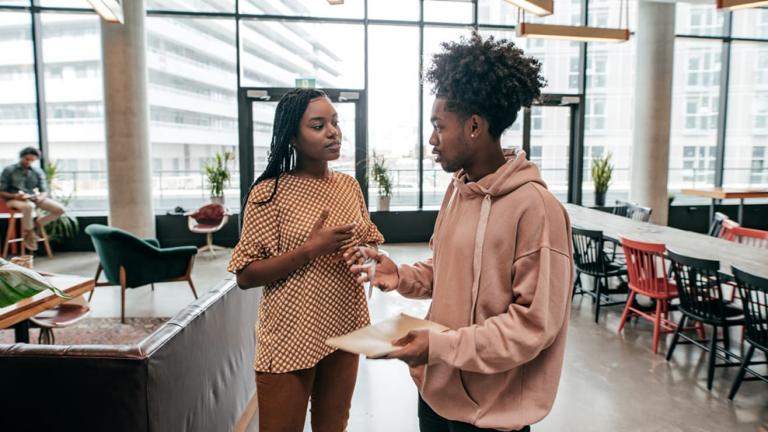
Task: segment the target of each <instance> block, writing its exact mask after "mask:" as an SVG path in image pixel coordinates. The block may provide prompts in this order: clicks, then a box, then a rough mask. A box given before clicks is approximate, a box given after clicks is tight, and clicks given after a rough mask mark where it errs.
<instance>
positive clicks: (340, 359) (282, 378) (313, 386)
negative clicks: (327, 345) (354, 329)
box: [256, 351, 358, 432]
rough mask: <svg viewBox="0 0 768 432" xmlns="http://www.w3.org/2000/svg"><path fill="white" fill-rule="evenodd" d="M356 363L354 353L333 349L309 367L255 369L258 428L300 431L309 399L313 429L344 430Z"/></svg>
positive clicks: (262, 431)
mask: <svg viewBox="0 0 768 432" xmlns="http://www.w3.org/2000/svg"><path fill="white" fill-rule="evenodd" d="M357 366H358V356H357V355H356V354H350V353H347V352H344V351H335V352H333V353H331V354H329V355H327V356H326V357H325V358H323V359H322V360H320V362H318V363H317V364H316V365H315V367H312V368H309V369H302V370H297V371H293V372H286V373H264V372H256V393H257V395H258V398H259V432H302V431H303V430H304V421H305V419H306V416H307V403H308V402H309V401H310V399H311V401H312V406H311V409H310V414H311V417H312V419H311V421H312V431H313V432H343V431H345V430H346V428H347V420H348V419H349V407H350V406H351V405H352V392H353V391H354V389H355V380H356V379H357Z"/></svg>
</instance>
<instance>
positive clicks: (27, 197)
mask: <svg viewBox="0 0 768 432" xmlns="http://www.w3.org/2000/svg"><path fill="white" fill-rule="evenodd" d="M38 159H40V150H38V149H36V148H34V147H27V148H25V149H23V150H21V152H19V162H18V163H15V164H13V165H9V166H7V167H5V168H4V169H3V173H2V174H0V198H3V199H5V200H6V201H7V202H8V207H10V208H11V209H14V210H17V211H19V212H21V213H22V215H23V216H22V218H21V226H22V230H23V235H22V237H23V239H24V246H25V247H26V248H27V249H29V250H31V251H35V250H37V240H38V237H37V234H35V221H34V219H33V217H32V212H33V211H34V210H35V208H38V209H42V210H45V212H46V215H45V216H43V217H41V218H39V219H37V225H38V226H39V227H40V229H41V230H42V229H43V227H44V226H45V225H46V224H48V223H51V222H53V221H54V220H56V219H57V218H58V217H59V216H61V215H62V214H64V207H62V206H61V204H59V203H57V202H56V201H54V200H52V199H51V198H48V181H47V180H46V178H45V173H44V172H43V170H42V169H40V168H39V167H36V166H32V164H34V163H35V161H37V160H38Z"/></svg>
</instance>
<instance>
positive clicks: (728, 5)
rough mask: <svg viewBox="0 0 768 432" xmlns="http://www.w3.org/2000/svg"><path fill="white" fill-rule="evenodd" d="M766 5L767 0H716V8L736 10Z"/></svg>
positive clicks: (767, 3)
mask: <svg viewBox="0 0 768 432" xmlns="http://www.w3.org/2000/svg"><path fill="white" fill-rule="evenodd" d="M765 5H768V0H717V8H718V9H725V10H737V9H747V8H754V7H758V6H765Z"/></svg>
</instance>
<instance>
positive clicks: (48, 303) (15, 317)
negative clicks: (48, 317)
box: [0, 274, 95, 329]
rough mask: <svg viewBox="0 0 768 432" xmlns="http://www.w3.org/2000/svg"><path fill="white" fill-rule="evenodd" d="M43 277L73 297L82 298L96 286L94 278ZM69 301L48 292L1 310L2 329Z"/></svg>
mask: <svg viewBox="0 0 768 432" xmlns="http://www.w3.org/2000/svg"><path fill="white" fill-rule="evenodd" d="M43 276H44V277H45V278H46V279H48V281H49V282H51V284H52V285H53V286H55V287H56V288H58V289H60V290H62V291H64V293H65V294H67V295H68V296H71V297H78V296H81V295H83V294H84V293H87V292H89V291H91V290H93V288H94V286H95V282H94V280H93V278H87V277H82V276H72V275H60V274H43ZM67 300H68V299H65V298H61V297H59V296H57V295H55V294H54V293H52V292H51V291H47V290H46V291H43V292H40V293H38V294H35V295H34V296H32V297H29V298H25V299H24V300H21V301H18V302H16V303H14V304H12V305H10V306H6V307H4V308H0V329H3V328H8V327H11V326H13V325H14V324H17V323H19V322H21V321H24V320H25V319H29V318H31V317H33V316H35V315H37V314H39V313H40V312H43V311H45V310H47V309H50V308H52V307H55V306H57V305H59V304H61V303H64V302H66V301H67Z"/></svg>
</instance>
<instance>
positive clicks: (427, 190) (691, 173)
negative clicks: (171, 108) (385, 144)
mask: <svg viewBox="0 0 768 432" xmlns="http://www.w3.org/2000/svg"><path fill="white" fill-rule="evenodd" d="M341 171H342V172H347V171H348V170H344V169H342V170H341ZM347 173H348V174H352V173H351V172H347ZM390 173H391V175H392V184H393V187H392V200H391V208H392V209H393V210H414V209H416V206H417V204H418V194H419V190H418V170H417V169H416V168H400V169H391V170H390ZM736 173H738V175H736ZM711 175H713V171H712V170H706V169H704V170H697V169H677V168H674V169H670V172H669V185H670V187H669V190H670V192H671V193H676V200H675V203H676V204H690V205H693V204H705V203H707V202H708V201H707V200H706V199H703V198H695V197H684V196H682V195H679V194H678V193H677V192H678V191H679V190H680V189H682V188H685V187H711V186H712V182H711V181H708V180H707V179H708V178H709V177H710V176H711ZM542 176H543V177H544V179H545V181H546V182H547V184H548V186H549V189H550V190H551V191H552V193H553V194H555V196H557V197H558V198H559V199H561V200H563V201H564V200H566V198H567V192H568V183H567V181H568V179H567V177H568V176H567V169H565V168H562V169H561V168H556V169H543V170H542ZM613 176H614V181H613V182H612V184H611V186H610V188H609V190H608V194H607V196H606V203H607V204H609V205H610V204H611V203H613V201H614V200H617V199H621V200H626V199H628V198H629V189H630V183H631V178H630V170H629V168H616V169H614V175H613ZM755 180H758V181H755ZM449 181H450V174H448V173H446V172H444V171H442V170H441V169H427V170H425V171H424V174H423V183H422V187H423V189H424V191H423V193H424V208H426V209H435V208H437V207H439V206H440V203H441V202H442V199H443V195H444V193H445V189H446V187H447V185H448V182H449ZM726 181H727V182H728V186H731V187H757V186H762V187H765V186H766V185H767V183H768V170H763V171H761V172H757V173H756V172H754V170H753V169H751V168H743V169H742V168H728V169H726ZM239 183H240V173H239V171H232V181H231V182H230V184H229V185H228V186H227V187H226V188H225V191H224V194H225V198H226V201H227V202H228V203H229V206H231V207H238V206H239V202H240V197H239V194H240V189H239V187H238V185H239ZM56 185H57V188H58V190H57V193H58V194H59V195H61V196H65V197H70V202H69V205H68V206H69V208H70V210H71V211H74V212H88V211H103V210H105V209H106V208H107V207H108V190H109V187H108V182H107V172H106V171H103V170H90V171H88V170H84V171H80V170H78V171H66V170H64V171H60V172H59V173H58V178H57V179H56ZM593 190H594V189H593V186H592V179H591V177H590V175H589V171H588V170H586V169H585V172H584V181H583V184H582V202H583V203H584V204H585V205H592V204H593V203H594V192H593ZM377 195H378V188H377V185H376V184H373V183H372V184H370V185H369V188H368V196H369V197H370V204H371V209H372V210H375V207H376V197H377ZM152 198H153V204H154V207H155V209H156V210H161V211H162V210H168V209H173V208H175V207H177V206H181V207H183V208H185V209H190V208H197V207H199V206H200V205H201V204H203V203H206V202H208V200H209V196H208V186H207V184H206V180H205V175H204V174H203V173H202V172H201V171H199V170H155V171H152Z"/></svg>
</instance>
